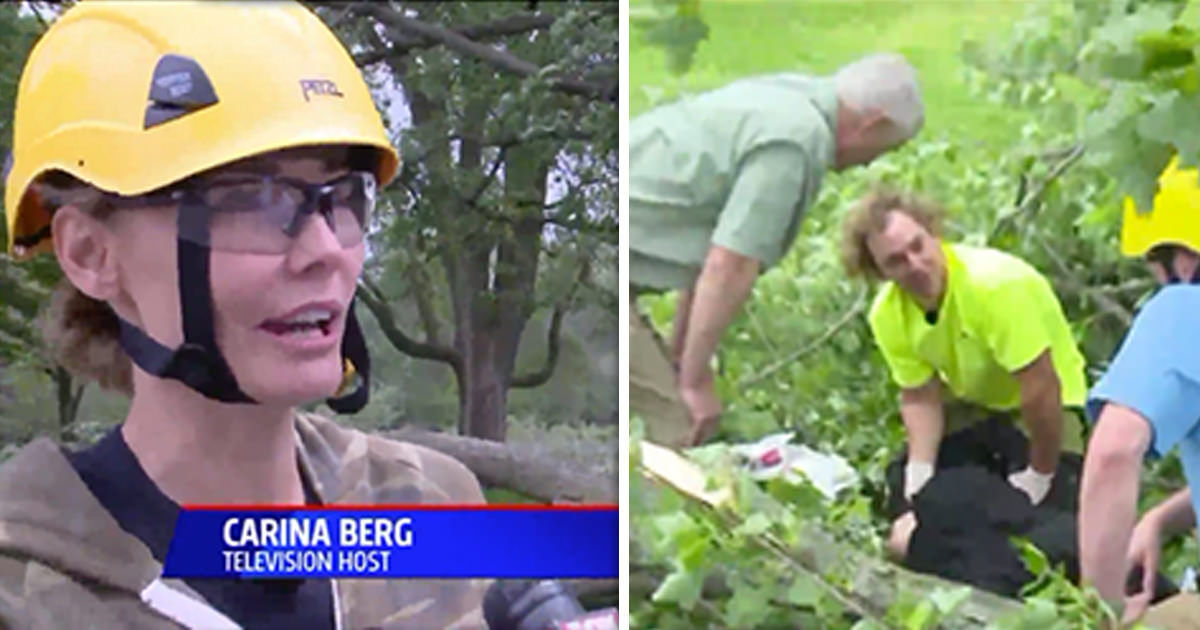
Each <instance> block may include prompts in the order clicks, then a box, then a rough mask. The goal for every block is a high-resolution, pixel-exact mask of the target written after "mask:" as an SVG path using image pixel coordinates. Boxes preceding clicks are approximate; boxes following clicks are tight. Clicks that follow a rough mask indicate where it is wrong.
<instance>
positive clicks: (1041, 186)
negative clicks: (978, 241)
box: [988, 144, 1083, 243]
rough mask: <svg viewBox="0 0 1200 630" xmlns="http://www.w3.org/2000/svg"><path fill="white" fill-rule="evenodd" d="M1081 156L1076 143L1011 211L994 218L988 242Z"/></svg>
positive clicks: (1035, 202) (1023, 183)
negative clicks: (994, 221)
mask: <svg viewBox="0 0 1200 630" xmlns="http://www.w3.org/2000/svg"><path fill="white" fill-rule="evenodd" d="M1082 156H1083V145H1082V144H1077V145H1075V146H1074V147H1072V148H1071V149H1070V150H1069V151H1068V152H1067V154H1066V156H1065V157H1064V158H1063V159H1062V160H1060V161H1059V162H1058V163H1057V164H1055V165H1054V168H1052V169H1050V172H1049V173H1048V174H1047V175H1046V178H1045V179H1043V180H1042V181H1040V182H1038V185H1037V187H1036V188H1034V189H1033V190H1032V191H1030V192H1029V194H1028V195H1025V197H1024V198H1023V199H1019V203H1018V204H1017V205H1016V207H1015V208H1013V209H1012V210H1011V211H1009V212H1006V213H1004V214H1003V215H1001V216H1000V217H999V218H998V219H996V223H995V225H993V226H992V233H991V234H989V235H988V242H989V243H990V242H993V241H995V240H996V238H998V237H999V236H1000V234H1001V233H1003V232H1004V231H1005V230H1007V229H1008V228H1009V226H1011V225H1012V223H1013V222H1015V221H1016V220H1017V218H1018V217H1020V216H1021V215H1022V214H1025V213H1026V212H1029V211H1030V210H1031V209H1033V207H1034V206H1036V205H1037V203H1038V202H1039V201H1041V199H1042V195H1044V194H1045V193H1046V189H1047V188H1049V187H1050V184H1052V183H1053V182H1054V181H1055V180H1057V179H1058V178H1059V177H1061V176H1062V174H1063V173H1065V172H1066V170H1067V169H1068V168H1069V167H1070V166H1071V165H1072V164H1074V163H1075V162H1076V161H1078V160H1079V158H1080V157H1082ZM1020 188H1021V190H1022V191H1023V190H1024V189H1025V180H1024V179H1022V180H1021V186H1020Z"/></svg>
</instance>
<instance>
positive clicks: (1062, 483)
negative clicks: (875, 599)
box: [888, 419, 1177, 601]
mask: <svg viewBox="0 0 1200 630" xmlns="http://www.w3.org/2000/svg"><path fill="white" fill-rule="evenodd" d="M1027 453H1028V442H1027V440H1026V439H1025V437H1024V435H1023V434H1022V433H1020V431H1018V430H1017V429H1016V428H1015V427H1013V426H1012V424H1011V422H1006V421H1004V420H1003V419H993V420H989V421H988V422H985V423H984V424H981V425H978V426H976V427H972V428H969V429H966V430H964V431H960V432H959V433H956V434H954V435H950V436H947V437H946V438H945V439H944V440H943V441H942V444H941V447H940V448H939V456H938V465H937V470H936V472H935V473H934V476H933V478H932V479H930V480H929V482H928V483H927V484H926V485H925V487H923V488H922V489H921V491H920V492H918V493H917V495H916V496H914V497H913V501H912V505H911V506H909V505H908V504H907V503H906V502H905V501H904V500H903V498H902V493H903V489H904V465H905V463H906V460H905V455H903V454H902V455H901V456H900V457H899V458H897V460H896V461H894V462H892V464H891V465H890V466H889V467H888V487H889V511H890V512H891V513H890V514H889V515H890V516H891V517H892V518H893V519H894V518H895V517H898V516H899V515H900V514H902V513H903V512H905V511H907V510H908V509H912V510H913V511H914V512H915V515H916V517H917V527H916V529H915V530H914V532H913V535H912V538H911V539H910V541H909V546H908V554H907V556H906V557H905V560H904V566H906V567H908V568H909V569H912V570H914V571H919V572H922V573H928V574H932V575H937V576H940V577H943V578H946V579H950V580H955V581H958V582H963V583H966V584H971V585H973V586H976V587H978V588H982V589H985V590H988V591H992V592H994V593H997V594H1000V595H1004V596H1008V597H1016V596H1017V595H1018V594H1019V592H1020V590H1021V588H1022V587H1023V586H1024V585H1025V584H1027V583H1028V582H1030V581H1031V580H1032V579H1033V575H1032V574H1030V573H1029V572H1028V571H1027V570H1026V569H1025V566H1024V564H1023V563H1022V561H1021V557H1020V554H1019V552H1018V551H1017V548H1016V547H1015V546H1014V545H1013V543H1012V540H1011V539H1012V538H1013V537H1023V538H1027V539H1029V541H1030V542H1032V543H1033V544H1035V545H1036V546H1037V547H1038V548H1039V549H1041V550H1042V552H1043V553H1044V554H1045V555H1046V557H1047V558H1048V559H1049V560H1050V562H1051V564H1052V565H1055V566H1057V565H1063V566H1064V568H1065V571H1066V574H1067V576H1068V577H1069V578H1070V579H1071V580H1072V581H1075V582H1078V580H1079V552H1078V534H1077V522H1076V513H1077V504H1078V498H1077V497H1078V494H1079V476H1080V473H1081V470H1082V460H1081V458H1079V457H1078V456H1076V455H1064V456H1063V458H1062V460H1060V463H1059V468H1058V471H1057V472H1056V474H1055V483H1054V485H1053V486H1052V488H1051V492H1050V494H1049V495H1047V498H1046V500H1045V501H1043V502H1042V503H1041V504H1039V505H1038V506H1037V507H1036V508H1035V507H1034V506H1033V504H1032V503H1030V501H1029V498H1028V497H1027V496H1026V495H1025V493H1024V492H1022V491H1020V490H1018V489H1017V488H1014V487H1013V486H1012V485H1011V484H1009V483H1008V479H1007V477H1008V474H1009V473H1011V472H1015V471H1018V470H1020V469H1022V468H1024V467H1025V466H1026V462H1027ZM897 498H898V499H899V500H897ZM893 510H894V511H893ZM1127 587H1128V589H1129V592H1131V593H1132V592H1136V591H1139V590H1141V572H1140V570H1137V571H1135V572H1134V573H1133V574H1131V575H1130V576H1129V581H1128V585H1127ZM1176 592H1177V589H1176V587H1175V586H1174V585H1173V584H1172V583H1171V582H1170V581H1169V580H1168V579H1166V577H1165V576H1163V575H1161V574H1160V575H1159V576H1158V578H1157V582H1156V587H1155V598H1154V600H1155V601H1159V600H1161V599H1164V598H1165V597H1168V596H1170V595H1173V594H1174V593H1176Z"/></svg>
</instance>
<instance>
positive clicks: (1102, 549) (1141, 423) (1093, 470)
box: [1079, 403, 1177, 603]
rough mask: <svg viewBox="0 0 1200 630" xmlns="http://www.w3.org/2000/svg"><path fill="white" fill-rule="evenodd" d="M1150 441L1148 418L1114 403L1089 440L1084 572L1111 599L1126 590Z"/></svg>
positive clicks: (1083, 501) (1082, 506) (1083, 502)
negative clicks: (1128, 556)
mask: <svg viewBox="0 0 1200 630" xmlns="http://www.w3.org/2000/svg"><path fill="white" fill-rule="evenodd" d="M1149 445H1150V424H1149V423H1148V422H1147V421H1146V419H1145V418H1143V417H1142V416H1141V415H1140V414H1138V413H1137V412H1136V411H1134V410H1132V409H1129V408H1128V407H1123V406H1120V405H1117V404H1114V403H1109V404H1107V405H1105V407H1104V410H1103V411H1102V412H1101V414H1100V419H1099V420H1098V421H1097V426H1096V432H1095V434H1093V435H1092V439H1091V441H1090V442H1089V443H1088V453H1087V457H1086V458H1085V460H1084V464H1083V480H1082V481H1081V483H1080V495H1079V569H1080V577H1081V578H1082V579H1083V581H1084V582H1085V583H1086V582H1091V583H1092V584H1094V585H1095V586H1096V590H1097V591H1099V593H1100V596H1101V597H1103V598H1104V599H1105V600H1107V601H1109V602H1111V603H1118V602H1121V601H1123V598H1124V595H1125V592H1124V584H1125V576H1126V574H1127V573H1128V571H1127V569H1128V567H1127V566H1126V564H1127V561H1126V553H1127V550H1128V548H1129V539H1130V536H1131V535H1132V532H1133V525H1134V520H1135V518H1136V516H1137V500H1138V482H1139V477H1140V474H1141V468H1142V457H1143V456H1144V455H1145V453H1146V449H1147V448H1148V447H1149ZM1172 499H1174V497H1173V498H1172ZM1171 516H1177V515H1176V514H1171Z"/></svg>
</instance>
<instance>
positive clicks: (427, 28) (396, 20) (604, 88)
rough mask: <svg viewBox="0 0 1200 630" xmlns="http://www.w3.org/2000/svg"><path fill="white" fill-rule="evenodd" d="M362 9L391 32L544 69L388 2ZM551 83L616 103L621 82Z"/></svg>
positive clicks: (521, 72) (528, 69) (518, 68)
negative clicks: (388, 4) (411, 15)
mask: <svg viewBox="0 0 1200 630" xmlns="http://www.w3.org/2000/svg"><path fill="white" fill-rule="evenodd" d="M362 11H363V13H365V14H367V15H370V16H371V17H373V18H375V19H376V20H378V21H379V22H380V23H381V24H383V25H384V26H385V27H387V28H388V31H389V34H390V33H391V32H392V31H400V32H401V33H404V32H407V33H412V34H414V35H417V36H419V37H423V38H426V39H429V40H431V41H433V42H436V43H438V44H441V45H444V46H446V47H447V48H449V49H451V50H453V51H455V52H457V53H459V54H462V55H467V56H470V57H474V58H476V59H478V60H480V61H483V62H485V63H487V64H489V65H491V66H492V67H494V68H496V69H498V70H502V71H504V72H508V73H510V74H515V75H518V76H522V77H532V76H537V75H539V74H541V73H542V68H539V67H538V66H537V65H535V64H533V63H530V62H528V61H525V60H524V59H521V58H519V57H517V56H516V55H513V54H512V53H509V52H507V51H504V50H500V49H498V48H494V47H492V46H488V45H486V44H481V43H479V42H476V41H472V40H471V39H469V38H467V37H464V36H463V35H462V34H461V33H456V32H455V31H453V30H451V29H448V28H446V27H444V26H437V25H435V24H430V23H428V22H424V21H421V20H418V19H416V18H410V17H408V16H406V15H403V14H400V13H397V12H395V11H392V10H391V9H390V8H388V6H387V5H386V4H383V3H378V4H374V3H367V4H364V5H362ZM393 52H394V47H393ZM549 85H550V87H551V88H552V89H555V90H558V91H560V92H564V93H567V94H574V95H576V96H583V97H586V98H589V99H591V100H597V101H607V102H610V103H613V104H616V103H617V95H618V94H617V90H618V86H617V85H616V84H612V83H610V84H608V85H597V84H593V83H588V82H586V81H580V80H576V79H567V78H553V79H550V81H549Z"/></svg>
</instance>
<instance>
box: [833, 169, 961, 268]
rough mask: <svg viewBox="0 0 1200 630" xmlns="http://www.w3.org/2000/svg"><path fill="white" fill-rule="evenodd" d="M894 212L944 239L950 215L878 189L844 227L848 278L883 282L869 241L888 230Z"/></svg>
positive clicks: (914, 198) (936, 206)
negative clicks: (946, 222)
mask: <svg viewBox="0 0 1200 630" xmlns="http://www.w3.org/2000/svg"><path fill="white" fill-rule="evenodd" d="M892 212H899V213H901V214H904V215H907V216H908V217H909V218H911V219H912V220H914V221H916V222H917V223H918V224H920V225H921V227H924V228H925V229H926V230H928V231H929V233H930V234H932V235H933V236H934V237H937V238H940V237H941V236H942V224H943V222H944V221H945V216H946V213H945V210H944V209H943V208H942V207H941V206H940V205H939V204H937V203H936V202H934V201H933V200H931V199H927V198H925V197H921V196H919V195H916V194H913V193H907V192H903V191H900V190H898V189H895V188H892V187H889V186H885V185H876V186H874V187H872V189H871V190H870V192H868V193H867V195H866V196H864V197H863V198H862V199H860V200H859V202H858V203H857V204H855V206H854V208H852V209H851V210H850V212H849V213H847V215H846V218H845V219H844V221H843V223H842V251H841V254H842V266H843V267H844V268H845V270H846V275H848V276H850V277H851V278H854V277H864V278H866V279H867V280H869V281H878V280H882V279H883V272H882V271H881V270H880V269H879V265H878V264H876V263H875V257H874V256H873V255H872V254H871V250H870V248H869V247H867V239H868V238H869V237H870V236H871V235H873V234H877V233H879V232H881V231H883V230H884V229H885V228H886V227H887V224H888V221H889V220H890V215H891V213H892Z"/></svg>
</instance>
